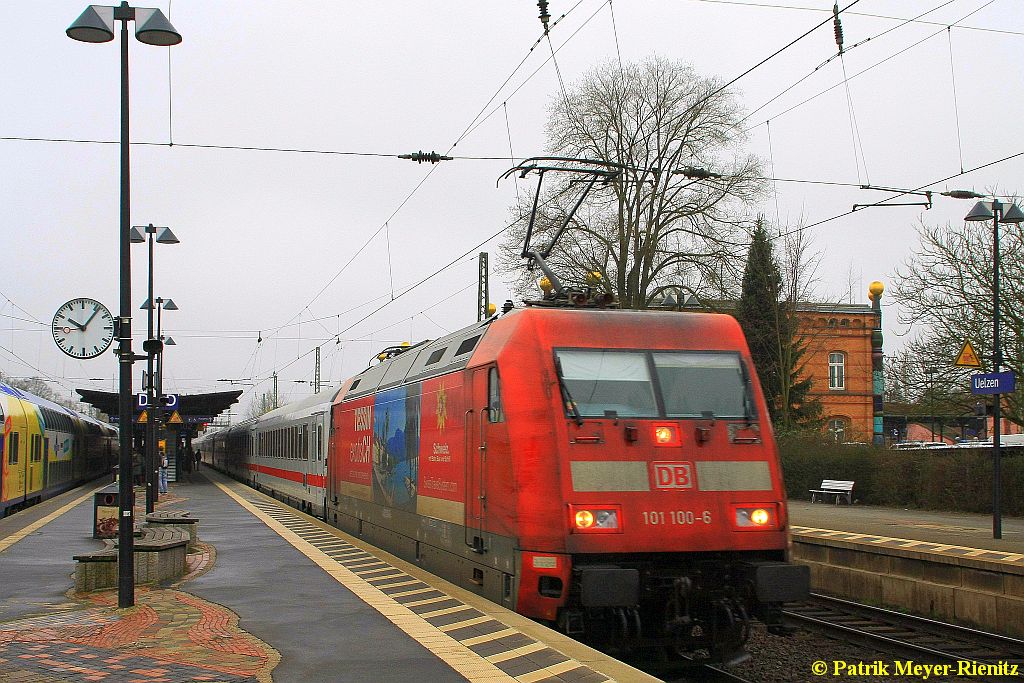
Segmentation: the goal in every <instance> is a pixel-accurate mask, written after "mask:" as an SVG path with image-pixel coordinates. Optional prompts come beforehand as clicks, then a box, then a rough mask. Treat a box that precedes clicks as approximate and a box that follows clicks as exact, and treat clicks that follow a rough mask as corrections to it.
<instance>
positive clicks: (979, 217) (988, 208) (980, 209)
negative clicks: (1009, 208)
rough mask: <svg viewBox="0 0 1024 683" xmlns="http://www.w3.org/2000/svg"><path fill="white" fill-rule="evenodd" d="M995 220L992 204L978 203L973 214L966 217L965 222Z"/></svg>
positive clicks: (972, 211)
mask: <svg viewBox="0 0 1024 683" xmlns="http://www.w3.org/2000/svg"><path fill="white" fill-rule="evenodd" d="M993 218H995V214H994V213H992V203H991V202H978V203H977V204H975V205H974V208H972V209H971V212H970V213H969V214H967V215H966V216H964V220H965V221H990V220H992V219H993Z"/></svg>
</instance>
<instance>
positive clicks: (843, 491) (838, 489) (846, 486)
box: [810, 479, 853, 505]
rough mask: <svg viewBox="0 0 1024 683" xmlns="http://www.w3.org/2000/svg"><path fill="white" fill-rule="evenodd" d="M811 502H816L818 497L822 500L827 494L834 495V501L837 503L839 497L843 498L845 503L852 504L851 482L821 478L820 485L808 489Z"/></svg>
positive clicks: (826, 497) (826, 498)
mask: <svg viewBox="0 0 1024 683" xmlns="http://www.w3.org/2000/svg"><path fill="white" fill-rule="evenodd" d="M810 492H811V502H812V503H814V502H817V500H818V498H819V497H820V498H821V499H822V501H825V500H828V497H829V496H835V503H836V505H839V499H840V498H845V499H846V504H847V505H853V482H852V481H840V480H839V479H822V480H821V486H820V487H818V488H816V489H810Z"/></svg>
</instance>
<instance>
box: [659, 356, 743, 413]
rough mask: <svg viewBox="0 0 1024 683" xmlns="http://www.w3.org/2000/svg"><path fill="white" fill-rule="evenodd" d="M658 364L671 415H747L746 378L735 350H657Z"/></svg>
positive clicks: (668, 410)
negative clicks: (716, 351) (714, 351)
mask: <svg viewBox="0 0 1024 683" xmlns="http://www.w3.org/2000/svg"><path fill="white" fill-rule="evenodd" d="M652 356H653V358H654V368H655V372H656V373H657V376H658V384H659V385H660V386H661V393H662V398H663V399H664V401H665V415H666V416H667V417H702V416H704V415H705V414H706V413H711V414H712V415H714V416H715V417H744V416H745V414H746V413H747V410H748V405H749V404H748V403H747V398H748V397H747V386H746V384H747V383H746V378H745V377H744V373H743V366H742V365H741V364H740V358H739V356H738V355H736V354H734V353H699V352H697V353H694V352H665V353H662V352H656V353H653V354H652Z"/></svg>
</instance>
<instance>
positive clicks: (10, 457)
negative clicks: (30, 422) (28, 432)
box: [7, 432, 18, 465]
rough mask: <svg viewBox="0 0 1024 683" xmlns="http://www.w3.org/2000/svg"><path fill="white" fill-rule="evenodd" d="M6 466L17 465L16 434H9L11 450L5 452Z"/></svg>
mask: <svg viewBox="0 0 1024 683" xmlns="http://www.w3.org/2000/svg"><path fill="white" fill-rule="evenodd" d="M7 464H8V465H17V464H18V432H11V450H9V451H8V452H7Z"/></svg>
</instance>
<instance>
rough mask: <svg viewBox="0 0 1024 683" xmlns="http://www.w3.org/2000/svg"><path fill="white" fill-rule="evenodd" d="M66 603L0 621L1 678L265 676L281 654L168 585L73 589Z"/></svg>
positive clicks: (167, 681) (128, 682) (230, 617)
mask: <svg viewBox="0 0 1024 683" xmlns="http://www.w3.org/2000/svg"><path fill="white" fill-rule="evenodd" d="M71 597H72V599H74V600H75V602H73V603H69V607H70V608H69V609H66V610H65V611H59V612H56V613H53V614H45V615H42V616H38V617H29V618H25V619H19V620H17V621H11V622H6V623H0V683H15V682H18V683H20V682H21V681H26V682H28V681H39V682H40V683H44V682H48V681H108V682H110V683H114V682H117V683H121V682H124V683H136V682H139V683H142V682H148V683H172V682H173V683H178V682H180V681H223V682H225V683H229V682H230V683H240V682H243V681H244V682H253V683H257V682H259V683H266V682H269V681H270V680H271V671H273V669H274V667H275V666H276V665H277V663H278V662H279V661H280V655H279V654H278V653H277V651H276V650H274V649H273V648H272V647H270V646H269V645H267V644H266V643H264V642H263V641H261V640H259V639H258V638H256V637H255V636H252V635H251V634H249V633H246V632H245V631H243V630H242V629H240V628H239V627H238V617H237V616H236V615H235V614H234V613H233V612H231V611H230V610H228V609H226V608H224V607H222V606H220V605H214V604H213V603H209V602H207V601H205V600H202V599H200V598H197V597H195V596H193V595H190V594H188V593H185V592H183V591H180V590H176V589H173V588H150V587H146V586H139V587H137V588H136V595H135V606H134V607H129V608H126V609H118V608H117V591H116V590H108V591H100V592H95V593H90V594H88V595H73V596H71Z"/></svg>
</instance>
